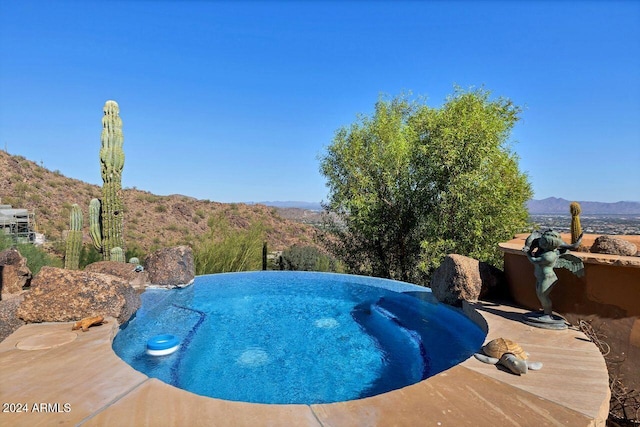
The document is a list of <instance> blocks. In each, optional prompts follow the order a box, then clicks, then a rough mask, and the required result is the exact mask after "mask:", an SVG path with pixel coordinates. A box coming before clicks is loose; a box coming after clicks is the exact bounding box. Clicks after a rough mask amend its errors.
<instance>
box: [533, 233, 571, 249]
mask: <svg viewBox="0 0 640 427" xmlns="http://www.w3.org/2000/svg"><path fill="white" fill-rule="evenodd" d="M564 244H565V243H564V242H563V241H562V238H561V237H560V234H559V233H558V232H556V231H553V230H547V231H545V232H544V233H542V236H540V240H539V241H538V245H539V246H540V248H542V249H543V250H545V251H553V250H555V249H558V248H559V247H560V246H562V245H564Z"/></svg>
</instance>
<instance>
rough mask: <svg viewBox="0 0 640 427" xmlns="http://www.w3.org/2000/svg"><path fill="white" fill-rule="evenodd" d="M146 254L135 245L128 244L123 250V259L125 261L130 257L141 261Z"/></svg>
mask: <svg viewBox="0 0 640 427" xmlns="http://www.w3.org/2000/svg"><path fill="white" fill-rule="evenodd" d="M146 256H147V255H146V254H145V252H144V250H142V248H140V247H139V246H137V245H130V246H129V247H128V248H127V250H126V252H125V259H126V260H127V261H128V260H130V259H131V258H138V259H139V260H140V261H141V262H142V261H143V260H144V258H145V257H146Z"/></svg>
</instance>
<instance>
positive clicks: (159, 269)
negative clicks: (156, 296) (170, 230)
mask: <svg viewBox="0 0 640 427" xmlns="http://www.w3.org/2000/svg"><path fill="white" fill-rule="evenodd" d="M144 269H145V270H146V271H147V272H148V273H149V281H150V282H151V283H152V284H153V285H156V286H162V287H168V288H176V287H177V288H180V287H184V286H187V285H190V284H192V283H193V279H194V278H195V275H196V267H195V263H194V261H193V250H192V249H191V248H190V247H189V246H176V247H174V248H165V249H160V250H159V251H156V252H154V253H152V254H151V255H148V256H147V257H146V258H145V260H144Z"/></svg>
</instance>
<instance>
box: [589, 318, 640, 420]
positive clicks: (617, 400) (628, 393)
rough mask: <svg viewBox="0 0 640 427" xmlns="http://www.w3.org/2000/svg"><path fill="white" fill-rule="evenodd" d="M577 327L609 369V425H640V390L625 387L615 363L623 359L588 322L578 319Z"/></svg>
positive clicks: (619, 362)
mask: <svg viewBox="0 0 640 427" xmlns="http://www.w3.org/2000/svg"><path fill="white" fill-rule="evenodd" d="M578 328H579V329H580V331H582V333H584V334H585V335H586V336H587V337H588V338H589V339H590V340H591V341H592V342H593V343H594V344H595V345H596V346H597V347H598V349H600V352H601V353H602V356H603V357H604V360H605V362H606V364H607V370H608V371H609V388H610V389H611V401H610V403H609V419H608V420H607V425H609V426H620V427H627V426H640V391H638V390H633V389H629V388H627V387H626V386H625V385H624V383H623V380H622V378H620V377H619V376H618V369H616V368H617V365H619V364H621V363H622V362H624V359H620V358H619V357H616V356H615V355H614V354H613V352H612V351H611V347H610V346H609V344H608V343H607V341H606V338H607V337H606V336H605V335H603V334H602V333H599V332H598V331H596V330H595V329H594V328H593V327H592V326H591V323H590V322H587V321H585V320H580V321H579V322H578Z"/></svg>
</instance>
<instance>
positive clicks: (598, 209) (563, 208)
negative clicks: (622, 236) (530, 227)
mask: <svg viewBox="0 0 640 427" xmlns="http://www.w3.org/2000/svg"><path fill="white" fill-rule="evenodd" d="M576 201H577V202H578V203H580V207H581V208H582V215H640V202H615V203H603V202H581V201H579V200H576ZM571 202H572V200H565V199H559V198H557V197H548V198H546V199H542V200H529V202H528V203H527V207H528V209H529V214H531V215H540V214H564V215H569V204H570V203H571Z"/></svg>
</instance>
